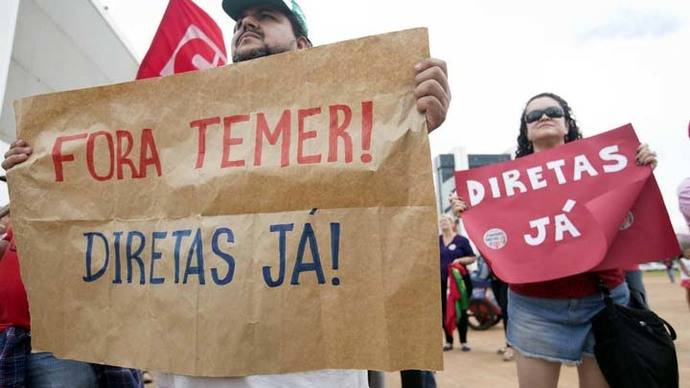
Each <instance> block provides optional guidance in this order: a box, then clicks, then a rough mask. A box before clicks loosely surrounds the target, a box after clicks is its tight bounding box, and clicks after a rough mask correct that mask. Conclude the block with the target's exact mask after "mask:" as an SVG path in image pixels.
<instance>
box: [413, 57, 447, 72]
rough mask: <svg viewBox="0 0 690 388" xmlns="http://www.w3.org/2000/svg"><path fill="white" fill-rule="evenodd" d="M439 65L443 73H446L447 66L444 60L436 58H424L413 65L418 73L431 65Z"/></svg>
mask: <svg viewBox="0 0 690 388" xmlns="http://www.w3.org/2000/svg"><path fill="white" fill-rule="evenodd" d="M435 66H436V67H439V68H440V69H441V70H442V71H443V72H444V73H446V74H448V66H447V65H446V61H444V60H441V59H437V58H425V59H422V60H421V61H419V62H417V64H416V65H415V70H417V72H418V73H419V72H420V71H424V70H426V69H428V68H431V67H435Z"/></svg>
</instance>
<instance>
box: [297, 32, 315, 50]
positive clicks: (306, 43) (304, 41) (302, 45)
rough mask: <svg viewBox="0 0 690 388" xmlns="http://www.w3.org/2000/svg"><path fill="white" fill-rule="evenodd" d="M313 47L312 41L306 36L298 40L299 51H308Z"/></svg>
mask: <svg viewBox="0 0 690 388" xmlns="http://www.w3.org/2000/svg"><path fill="white" fill-rule="evenodd" d="M311 47H312V44H311V41H310V40H309V38H307V37H306V36H304V35H302V36H300V37H299V38H297V49H298V50H302V49H308V48H311Z"/></svg>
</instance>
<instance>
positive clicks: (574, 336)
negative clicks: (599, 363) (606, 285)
mask: <svg viewBox="0 0 690 388" xmlns="http://www.w3.org/2000/svg"><path fill="white" fill-rule="evenodd" d="M611 297H612V298H613V300H614V301H615V302H616V303H617V304H627V303H628V299H629V292H628V286H627V284H626V283H622V284H621V285H619V286H618V287H616V288H614V289H613V290H612V291H611ZM603 308H604V297H603V295H602V294H601V293H600V292H597V293H596V294H592V295H589V296H586V297H583V298H577V299H549V298H535V297H531V296H525V295H520V294H518V293H515V292H513V291H512V290H509V291H508V317H510V318H509V319H508V333H507V338H508V343H509V344H510V346H512V347H513V348H514V349H515V350H517V351H518V352H520V353H521V354H522V355H524V356H526V357H533V358H539V359H543V360H546V361H552V362H560V363H564V364H575V365H579V364H580V363H581V362H582V356H583V355H585V356H594V335H593V334H592V324H591V320H592V318H593V317H594V315H596V313H598V312H599V311H601V310H602V309H603Z"/></svg>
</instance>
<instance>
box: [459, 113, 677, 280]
mask: <svg viewBox="0 0 690 388" xmlns="http://www.w3.org/2000/svg"><path fill="white" fill-rule="evenodd" d="M639 144H640V143H639V141H638V140H637V136H636V135H635V132H634V130H633V128H632V126H631V125H626V126H624V127H621V128H618V129H615V130H612V131H609V132H606V133H603V134H600V135H597V136H592V137H590V138H587V139H583V140H578V141H575V142H571V143H568V144H565V145H562V146H559V147H556V148H554V149H551V150H548V151H542V152H539V153H535V154H532V155H529V156H526V157H523V158H520V159H517V160H514V161H510V162H504V163H500V164H494V165H490V166H486V167H482V168H478V169H471V170H467V171H459V172H456V173H455V180H456V186H457V191H458V194H459V195H460V196H461V197H463V198H465V199H466V200H467V203H468V204H469V206H470V209H469V210H467V211H466V212H465V213H464V215H463V219H464V225H465V227H466V229H467V232H468V234H469V236H470V238H471V239H472V241H473V242H474V243H475V244H476V245H477V247H478V248H479V250H480V251H481V252H482V254H483V255H484V256H485V257H486V258H487V259H488V260H489V261H490V262H491V266H492V269H493V270H494V272H496V274H497V275H498V276H499V277H500V278H501V279H503V280H504V281H506V282H508V283H532V282H537V281H546V280H552V279H558V278H562V277H566V276H570V275H574V274H578V273H583V272H587V271H590V270H602V269H611V268H624V269H627V268H630V267H632V266H634V265H635V264H637V263H643V262H649V261H652V260H657V259H663V258H667V257H671V256H673V255H675V254H677V253H678V243H677V242H676V240H675V235H674V233H673V229H672V227H671V223H670V220H669V218H668V212H667V211H666V207H665V206H664V202H663V200H662V198H661V193H660V192H659V188H658V186H657V184H656V181H655V180H654V176H653V175H652V169H651V167H649V166H638V165H637V164H636V159H635V155H636V150H637V147H638V146H639Z"/></svg>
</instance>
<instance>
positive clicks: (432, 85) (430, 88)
mask: <svg viewBox="0 0 690 388" xmlns="http://www.w3.org/2000/svg"><path fill="white" fill-rule="evenodd" d="M414 95H415V97H417V98H420V97H424V96H434V97H436V98H438V99H439V100H440V101H441V104H442V105H443V107H444V108H446V109H448V105H449V104H450V100H449V97H448V95H447V94H446V91H445V90H444V89H443V87H442V86H441V84H440V83H439V82H438V81H437V80H435V79H429V80H426V81H424V82H422V83H421V84H419V85H417V87H416V88H415V90H414Z"/></svg>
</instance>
